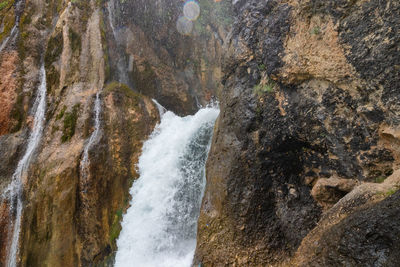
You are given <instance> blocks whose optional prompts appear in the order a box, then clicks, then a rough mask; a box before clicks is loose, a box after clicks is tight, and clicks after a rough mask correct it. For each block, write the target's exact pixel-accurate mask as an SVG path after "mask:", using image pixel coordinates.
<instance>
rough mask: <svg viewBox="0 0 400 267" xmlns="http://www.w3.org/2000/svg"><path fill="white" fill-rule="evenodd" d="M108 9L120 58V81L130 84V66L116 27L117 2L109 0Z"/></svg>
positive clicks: (118, 68)
mask: <svg viewBox="0 0 400 267" xmlns="http://www.w3.org/2000/svg"><path fill="white" fill-rule="evenodd" d="M107 11H108V20H109V23H110V27H111V31H112V33H113V37H114V40H115V43H116V47H117V49H116V50H117V51H116V52H117V54H118V58H117V59H116V67H117V71H118V82H120V83H124V84H128V73H127V71H126V69H127V68H128V67H127V66H126V65H127V64H126V62H125V60H124V58H125V57H124V56H123V55H122V51H123V49H122V48H121V47H120V41H121V40H120V38H119V34H118V33H117V31H116V29H115V13H116V3H115V1H114V0H109V1H108V3H107Z"/></svg>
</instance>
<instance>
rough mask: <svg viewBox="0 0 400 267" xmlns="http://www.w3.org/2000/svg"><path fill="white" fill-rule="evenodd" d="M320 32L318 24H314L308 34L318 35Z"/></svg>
mask: <svg viewBox="0 0 400 267" xmlns="http://www.w3.org/2000/svg"><path fill="white" fill-rule="evenodd" d="M320 33H321V28H320V27H319V26H315V27H314V28H312V29H311V31H310V34H311V35H318V34H320Z"/></svg>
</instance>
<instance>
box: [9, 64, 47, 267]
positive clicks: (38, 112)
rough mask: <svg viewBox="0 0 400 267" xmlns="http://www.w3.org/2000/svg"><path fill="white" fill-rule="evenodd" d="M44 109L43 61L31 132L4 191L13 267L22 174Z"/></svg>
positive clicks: (38, 135)
mask: <svg viewBox="0 0 400 267" xmlns="http://www.w3.org/2000/svg"><path fill="white" fill-rule="evenodd" d="M45 111H46V70H45V68H44V63H42V66H41V67H40V85H39V88H38V94H37V96H36V99H35V103H34V105H33V112H34V123H33V128H32V132H31V133H30V136H29V139H28V145H27V148H26V151H25V154H24V156H23V157H22V159H21V160H20V161H19V162H18V165H17V169H16V170H15V172H14V174H13V176H12V181H11V184H10V185H9V186H8V187H7V189H6V191H5V193H4V194H5V196H6V197H8V198H9V200H10V203H11V214H12V213H14V212H15V221H14V224H13V232H12V239H11V245H10V248H9V251H8V258H7V266H8V267H15V266H16V265H17V255H18V241H19V234H20V230H21V217H22V208H23V200H22V191H23V184H22V176H23V175H24V173H25V172H26V171H27V169H28V167H29V163H30V161H31V158H32V155H33V154H34V153H35V150H36V149H37V147H38V146H39V143H40V139H41V137H42V133H43V127H44V122H45Z"/></svg>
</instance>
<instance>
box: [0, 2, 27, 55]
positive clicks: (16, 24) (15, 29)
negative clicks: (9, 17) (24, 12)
mask: <svg viewBox="0 0 400 267" xmlns="http://www.w3.org/2000/svg"><path fill="white" fill-rule="evenodd" d="M22 5H23V1H21V0H19V1H15V3H14V7H15V10H20V9H21V6H22ZM15 14H16V15H15V22H14V26H13V27H12V29H11V31H10V34H9V35H8V36H7V37H6V38H5V39H4V40H3V42H2V43H1V45H0V53H1V52H2V51H3V50H4V48H6V46H7V45H8V44H9V42H10V41H11V42H14V41H15V39H16V38H17V36H18V34H19V28H18V27H19V21H20V16H21V12H15Z"/></svg>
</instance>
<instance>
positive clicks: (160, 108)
mask: <svg viewBox="0 0 400 267" xmlns="http://www.w3.org/2000/svg"><path fill="white" fill-rule="evenodd" d="M152 100H153V103H154V104H156V106H157V109H158V114H160V118H162V117H163V115H164V114H165V112H167V109H166V108H164V107H163V106H161V104H160V103H158V102H157V100H155V99H152Z"/></svg>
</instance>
